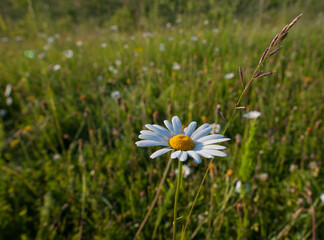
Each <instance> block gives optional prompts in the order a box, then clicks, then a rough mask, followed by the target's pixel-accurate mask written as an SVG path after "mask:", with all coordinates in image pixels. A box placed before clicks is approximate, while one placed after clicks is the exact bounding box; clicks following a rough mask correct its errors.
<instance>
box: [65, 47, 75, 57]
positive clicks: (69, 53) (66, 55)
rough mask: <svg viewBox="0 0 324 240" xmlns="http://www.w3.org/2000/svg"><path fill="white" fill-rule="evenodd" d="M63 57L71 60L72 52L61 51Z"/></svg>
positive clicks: (69, 50)
mask: <svg viewBox="0 0 324 240" xmlns="http://www.w3.org/2000/svg"><path fill="white" fill-rule="evenodd" d="M63 55H64V56H65V57H66V58H73V55H74V52H73V51H72V50H71V49H68V50H65V51H63Z"/></svg>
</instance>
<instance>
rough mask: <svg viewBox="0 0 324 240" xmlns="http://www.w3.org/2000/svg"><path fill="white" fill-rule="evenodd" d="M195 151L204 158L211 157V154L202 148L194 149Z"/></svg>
mask: <svg viewBox="0 0 324 240" xmlns="http://www.w3.org/2000/svg"><path fill="white" fill-rule="evenodd" d="M195 152H196V153H198V154H199V155H200V156H202V157H204V158H213V155H211V154H209V153H207V152H206V151H204V150H200V151H195Z"/></svg>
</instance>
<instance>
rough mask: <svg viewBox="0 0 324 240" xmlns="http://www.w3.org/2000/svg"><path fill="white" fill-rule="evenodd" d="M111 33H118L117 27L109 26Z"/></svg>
mask: <svg viewBox="0 0 324 240" xmlns="http://www.w3.org/2000/svg"><path fill="white" fill-rule="evenodd" d="M110 30H111V31H118V26H117V25H112V26H110Z"/></svg>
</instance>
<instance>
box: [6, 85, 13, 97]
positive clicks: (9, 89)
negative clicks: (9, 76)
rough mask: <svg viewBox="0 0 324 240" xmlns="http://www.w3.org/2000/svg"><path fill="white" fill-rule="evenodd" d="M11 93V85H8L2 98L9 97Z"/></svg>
mask: <svg viewBox="0 0 324 240" xmlns="http://www.w3.org/2000/svg"><path fill="white" fill-rule="evenodd" d="M11 91H12V85H11V84H10V83H8V84H7V86H6V89H5V91H4V96H5V97H9V96H10V94H11Z"/></svg>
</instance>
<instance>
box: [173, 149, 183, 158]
mask: <svg viewBox="0 0 324 240" xmlns="http://www.w3.org/2000/svg"><path fill="white" fill-rule="evenodd" d="M180 154H181V150H178V151H176V152H173V153H172V154H171V158H172V159H174V158H177V157H179V155H180Z"/></svg>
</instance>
